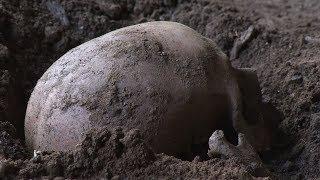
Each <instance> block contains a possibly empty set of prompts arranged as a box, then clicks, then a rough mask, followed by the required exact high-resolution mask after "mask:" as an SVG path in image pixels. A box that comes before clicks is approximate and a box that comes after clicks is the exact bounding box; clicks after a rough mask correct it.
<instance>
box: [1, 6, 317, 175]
mask: <svg viewBox="0 0 320 180" xmlns="http://www.w3.org/2000/svg"><path fill="white" fill-rule="evenodd" d="M319 8H320V2H319V1H318V0H290V1H288V0H265V1H256V0H212V1H206V0H178V1H175V0H160V1H152V0H139V1H135V0H127V1H124V0H123V1H112V0H104V1H103V0H90V1H84V0H69V1H67V0H57V1H47V0H43V1H40V0H37V1H27V0H20V1H18V0H0V44H1V45H0V121H1V124H0V133H1V134H0V178H1V177H9V178H10V177H12V178H15V177H21V178H22V177H24V178H31V177H43V176H47V177H48V176H50V177H55V176H63V177H73V178H76V177H101V176H103V177H107V178H112V177H113V178H123V177H131V178H138V177H139V178H144V179H146V178H151V177H171V178H177V177H183V178H200V177H202V178H208V177H212V178H219V179H221V178H225V179H231V178H234V179H241V178H244V179H247V178H250V177H252V176H256V174H255V173H254V172H252V170H250V169H249V168H247V167H246V166H245V165H243V164H241V162H239V161H237V159H236V158H234V159H233V158H231V159H227V158H224V157H219V158H218V157H217V158H215V159H211V160H208V161H203V162H201V160H195V161H192V162H189V161H182V160H179V159H176V158H174V157H170V156H167V155H164V154H154V153H153V152H152V150H151V149H150V148H149V146H148V144H145V143H144V142H143V140H142V139H143V138H141V137H140V136H139V133H137V132H136V131H132V132H131V133H128V134H122V133H121V131H120V130H119V129H118V130H113V132H110V131H108V130H106V129H102V130H100V131H95V132H91V133H89V134H88V135H87V138H86V139H85V140H84V142H83V143H82V145H80V146H79V147H78V150H77V151H75V152H70V153H59V152H46V153H45V152H43V153H42V154H41V155H38V156H37V157H35V158H31V157H30V156H31V155H30V154H28V153H27V152H26V150H25V148H24V146H23V145H21V144H22V143H21V142H23V119H24V113H25V109H26V104H27V100H28V99H29V96H30V93H31V91H32V89H33V87H34V86H35V84H36V81H37V80H38V79H39V78H40V77H41V75H42V74H43V72H44V71H45V70H46V69H47V68H48V67H49V66H50V65H51V64H52V63H53V62H54V61H55V60H56V59H58V58H59V57H60V56H61V55H63V54H64V53H65V52H67V51H68V50H69V49H71V48H73V47H75V46H77V45H79V44H81V43H83V42H85V41H87V40H90V39H92V38H94V37H97V36H99V35H102V34H104V33H107V32H110V31H112V30H114V29H117V28H120V27H124V26H127V25H131V24H136V23H140V22H145V21H152V20H171V21H177V22H180V23H183V24H185V25H188V26H190V27H192V28H194V29H195V30H197V31H198V32H200V33H202V34H203V35H205V36H206V37H209V38H211V39H212V40H214V41H215V42H217V44H218V45H219V46H220V47H221V48H222V49H223V51H224V52H225V53H226V54H228V55H230V52H231V49H232V47H233V44H234V42H235V40H236V39H237V38H239V37H240V36H241V33H242V32H244V31H245V30H247V29H248V28H249V26H251V25H253V26H254V28H255V35H254V36H253V37H252V39H251V40H250V41H249V42H247V44H246V45H245V46H244V47H243V48H242V49H241V51H240V53H239V56H238V58H236V59H234V60H232V63H233V65H234V66H235V67H254V68H256V69H257V73H258V76H259V81H260V86H261V88H262V93H263V98H264V101H266V102H270V103H272V104H274V105H275V106H276V107H277V109H278V110H279V111H280V112H281V114H282V117H283V120H282V122H281V125H280V127H279V129H275V131H276V132H277V133H278V137H277V138H276V141H275V143H274V144H273V147H272V148H271V150H270V151H268V152H265V153H262V154H261V157H262V159H263V160H264V163H265V164H266V165H267V167H268V168H269V169H270V171H272V172H274V174H275V175H276V176H278V177H279V178H283V179H289V178H295V179H307V178H319V177H320V162H319V159H320V148H319V147H320V130H319V129H320V88H319V86H320V82H318V80H319V78H320V76H319V74H320V73H319V72H318V70H319V68H320V61H319V58H317V57H319V55H320V51H319V48H318V47H319V45H320V34H319V28H320V19H319V17H320V11H319ZM7 121H10V122H11V124H13V125H14V127H15V128H16V132H15V130H14V128H13V126H12V125H10V124H9V123H7ZM19 139H20V140H19Z"/></svg>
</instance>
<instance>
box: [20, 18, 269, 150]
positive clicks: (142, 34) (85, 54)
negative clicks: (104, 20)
mask: <svg viewBox="0 0 320 180" xmlns="http://www.w3.org/2000/svg"><path fill="white" fill-rule="evenodd" d="M263 112H264V110H263V104H262V102H261V93H260V88H259V83H258V80H257V76H256V75H255V73H254V71H252V70H250V69H235V68H233V67H232V66H231V64H230V62H229V61H228V59H227V57H226V55H225V54H223V53H222V51H221V50H220V49H219V48H218V47H217V45H216V44H215V43H214V42H213V41H212V40H210V39H208V38H206V37H203V36H202V35H200V34H198V33H197V32H196V31H194V30H192V29H191V28H189V27H187V26H184V25H182V24H179V23H174V22H150V23H144V24H139V25H134V26H130V27H126V28H122V29H119V30H116V31H113V32H110V33H107V34H105V35H103V36H101V37H98V38H96V39H93V40H91V41H88V42H86V43H84V44H82V45H80V46H78V47H76V48H74V49H72V50H70V51H69V52H68V53H66V54H65V55H64V56H62V57H61V58H60V59H59V60H57V61H56V62H55V63H54V64H53V65H52V66H51V67H50V68H49V69H48V70H47V71H46V72H45V73H44V75H43V76H42V77H41V79H40V80H39V81H38V83H37V85H36V87H35V89H34V91H33V93H32V95H31V98H30V100H29V104H28V108H27V113H26V118H25V135H26V143H27V145H28V147H29V148H31V149H37V150H62V151H65V150H72V149H74V148H75V146H76V144H78V143H80V142H81V140H82V138H83V137H84V134H85V132H86V131H87V130H89V129H90V128H94V127H100V126H109V127H110V128H112V127H116V126H120V127H122V128H123V129H124V130H130V129H140V131H141V133H142V135H143V136H144V138H145V140H146V142H148V143H149V144H150V145H151V147H153V149H154V151H155V152H164V153H167V154H170V155H176V156H188V155H190V153H191V152H192V148H193V146H194V145H199V144H204V143H206V144H207V143H208V139H209V137H210V136H211V134H212V132H213V131H214V130H216V129H221V130H223V131H224V132H225V134H226V137H227V138H228V140H229V141H231V142H235V141H237V140H236V139H237V137H236V136H237V133H240V132H241V133H243V134H246V136H247V137H248V139H249V141H250V143H251V144H252V145H253V146H254V147H255V148H256V150H258V151H260V150H263V149H265V148H267V147H268V146H269V145H270V139H271V135H272V133H271V132H272V127H273V125H271V124H272V123H271V120H270V119H265V118H263ZM235 143H236V142H235Z"/></svg>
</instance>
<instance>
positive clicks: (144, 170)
mask: <svg viewBox="0 0 320 180" xmlns="http://www.w3.org/2000/svg"><path fill="white" fill-rule="evenodd" d="M1 166H2V169H1V168H0V174H1V175H2V177H19V178H32V177H33V178H34V177H42V178H54V177H64V178H67V177H70V178H71V177H72V178H77V177H78V178H80V177H82V178H85V177H105V178H108V179H110V178H121V179H123V178H126V177H130V178H138V179H145V178H159V177H171V178H178V177H183V178H200V177H201V178H219V179H221V178H223V179H230V178H245V179H247V178H249V179H251V178H253V176H252V175H250V169H248V168H247V167H245V166H244V165H242V164H241V163H240V162H239V161H238V160H236V159H224V158H214V159H211V160H209V161H204V162H200V161H199V159H198V160H197V159H195V160H194V161H193V162H188V161H182V160H179V159H176V158H174V157H172V156H167V155H165V154H158V155H156V154H154V153H153V151H152V149H151V148H150V147H149V146H148V145H147V144H145V143H144V141H143V139H142V137H141V136H140V132H139V130H131V131H129V132H128V133H127V134H123V132H122V130H121V129H120V128H117V129H114V130H113V131H109V130H107V129H106V128H102V129H99V130H93V131H91V132H89V133H88V134H87V135H86V138H85V140H84V141H83V142H82V143H81V145H79V146H78V148H77V150H76V151H74V152H69V153H62V152H37V155H36V156H35V157H33V158H31V159H30V160H25V161H21V160H15V161H13V160H2V161H1Z"/></svg>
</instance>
